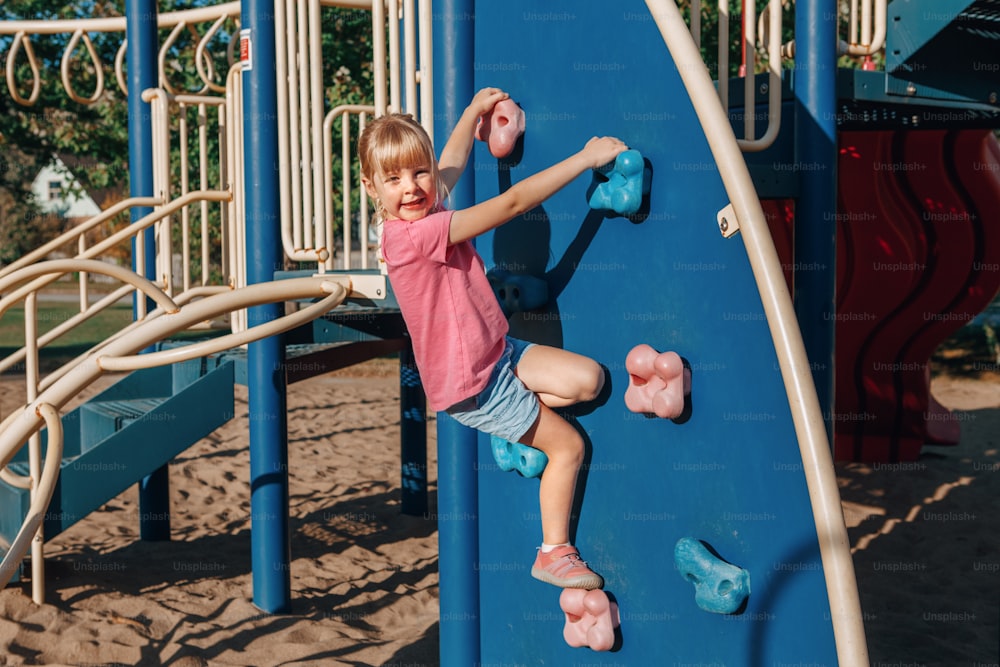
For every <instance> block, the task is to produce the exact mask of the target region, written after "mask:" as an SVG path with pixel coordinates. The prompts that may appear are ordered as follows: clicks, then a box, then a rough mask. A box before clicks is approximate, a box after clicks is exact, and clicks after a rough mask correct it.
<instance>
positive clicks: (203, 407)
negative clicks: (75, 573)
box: [0, 356, 235, 556]
mask: <svg viewBox="0 0 1000 667" xmlns="http://www.w3.org/2000/svg"><path fill="white" fill-rule="evenodd" d="M234 366H235V362H234V361H233V360H232V359H228V358H226V357H223V356H218V357H214V356H213V357H207V358H202V359H194V360H192V361H188V362H183V363H178V364H174V365H172V366H163V367H159V368H151V369H146V370H140V371H135V372H134V373H131V374H130V375H128V376H126V377H125V378H123V379H122V380H121V381H119V382H118V383H116V384H114V385H113V386H111V387H109V388H108V389H106V390H104V391H103V392H102V393H100V394H98V395H97V396H96V397H94V398H93V399H91V400H89V401H88V402H87V403H85V404H83V405H81V406H80V407H78V408H76V409H74V410H73V411H71V412H69V413H68V414H66V415H64V416H63V418H62V423H63V431H64V440H65V442H64V452H63V461H62V466H61V469H60V473H59V481H58V483H57V485H56V488H55V493H54V494H53V497H52V502H51V503H50V505H49V509H48V512H47V513H46V515H45V523H44V534H45V538H46V539H47V540H48V539H51V538H52V537H55V536H56V535H58V534H59V533H61V532H62V531H64V530H66V529H67V528H69V527H70V526H72V525H73V524H75V523H76V522H77V521H79V520H80V519H82V518H84V517H85V516H87V515H88V514H89V513H91V512H93V511H94V510H96V509H98V508H99V507H100V506H101V505H103V504H104V503H106V502H107V501H108V500H110V499H112V498H114V497H115V496H117V495H118V494H120V493H121V492H122V491H124V490H125V489H127V488H128V487H129V486H131V485H132V484H134V483H136V482H138V481H139V480H141V479H142V478H143V477H145V476H147V475H149V474H150V473H152V472H153V471H155V470H157V469H158V468H160V467H162V466H163V465H164V464H166V463H167V462H169V461H170V460H171V459H173V458H174V457H175V456H177V454H179V453H180V452H182V451H184V450H185V449H187V448H188V447H190V446H191V445H193V444H194V443H196V442H197V441H198V440H200V439H201V438H203V437H205V436H206V435H208V434H209V433H211V432H212V431H214V430H215V429H216V428H218V427H219V426H221V425H222V424H224V423H226V422H227V421H229V420H230V419H231V418H232V417H233V413H234V385H235V378H234ZM42 442H43V448H44V446H45V431H43V432H42ZM10 468H11V469H12V470H13V471H14V472H16V473H18V474H22V475H27V473H28V463H27V449H26V448H23V449H22V450H21V451H20V452H19V453H18V455H17V457H15V459H14V461H12V462H11V464H10ZM29 504H30V498H29V495H28V491H27V490H25V489H19V488H15V487H12V486H9V485H7V484H6V483H4V482H0V556H2V555H3V553H4V545H9V544H10V542H11V541H12V540H13V539H14V536H15V535H16V534H17V531H18V530H19V529H20V527H21V524H22V523H23V520H24V517H25V515H26V513H27V510H28V506H29Z"/></svg>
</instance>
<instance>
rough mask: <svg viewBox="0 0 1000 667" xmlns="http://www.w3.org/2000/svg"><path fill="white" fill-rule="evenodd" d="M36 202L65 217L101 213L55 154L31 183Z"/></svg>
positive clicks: (50, 211)
mask: <svg viewBox="0 0 1000 667" xmlns="http://www.w3.org/2000/svg"><path fill="white" fill-rule="evenodd" d="M31 191H32V192H33V193H34V194H35V201H36V202H37V203H38V205H39V207H41V209H42V210H43V211H45V212H46V213H55V214H57V215H61V216H62V217H64V218H70V219H72V218H90V217H93V216H95V215H97V214H98V213H100V212H101V209H100V207H98V206H97V204H96V203H95V202H94V200H93V199H91V198H90V195H88V194H87V191H86V190H84V189H83V187H82V186H81V185H80V183H79V181H77V180H76V178H75V177H74V176H73V174H72V173H71V172H70V170H69V169H68V168H67V167H66V165H65V164H64V163H63V161H62V160H60V159H59V158H58V157H54V158H53V159H52V162H50V163H49V164H48V165H46V166H45V167H42V169H41V171H39V172H38V175H37V176H35V180H34V181H33V182H32V184H31Z"/></svg>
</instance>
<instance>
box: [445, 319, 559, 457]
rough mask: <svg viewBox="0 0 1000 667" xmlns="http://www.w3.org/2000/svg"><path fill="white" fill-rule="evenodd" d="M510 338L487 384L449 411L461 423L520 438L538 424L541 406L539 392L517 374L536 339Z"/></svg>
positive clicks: (498, 434) (503, 436)
mask: <svg viewBox="0 0 1000 667" xmlns="http://www.w3.org/2000/svg"><path fill="white" fill-rule="evenodd" d="M506 342H507V344H506V345H505V346H504V349H503V353H502V354H501V355H500V359H498V360H497V364H496V366H494V368H493V373H492V374H491V375H490V381H489V383H487V385H486V387H485V388H484V389H483V390H482V391H481V392H480V393H479V394H478V395H476V396H473V397H471V398H467V399H465V400H464V401H460V402H458V403H456V404H455V405H453V406H451V407H450V408H448V409H447V410H446V412H447V413H448V414H449V415H451V416H452V418H453V419H455V421H457V422H459V423H460V424H464V425H466V426H468V427H470V428H474V429H476V430H478V431H482V432H483V433H489V434H490V435H495V436H498V437H501V438H503V439H504V440H509V441H511V442H517V441H518V440H519V439H520V438H521V436H523V435H524V434H525V433H527V432H528V429H530V428H531V427H532V426H534V424H535V420H536V419H538V411H539V410H540V408H539V405H538V396H536V395H535V392H533V391H531V390H530V389H528V388H527V387H525V386H524V383H523V382H521V380H520V378H518V377H517V376H516V375H514V369H515V368H516V367H517V362H519V361H520V360H521V356H522V355H523V354H524V353H525V352H526V351H527V350H528V348H530V347H531V346H532V345H534V343H528V342H525V341H523V340H518V339H517V338H511V337H510V336H508V337H507V341H506Z"/></svg>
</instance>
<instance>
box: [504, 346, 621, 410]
mask: <svg viewBox="0 0 1000 667" xmlns="http://www.w3.org/2000/svg"><path fill="white" fill-rule="evenodd" d="M514 372H515V374H516V375H517V377H519V378H521V382H523V383H524V386H526V387H527V388H528V389H530V390H531V391H533V392H535V393H536V394H538V398H539V400H541V401H542V403H543V404H545V405H547V406H549V407H550V408H562V407H566V406H568V405H574V404H576V403H582V402H586V401H592V400H594V399H595V398H597V395H598V394H600V393H601V388H602V387H603V386H604V369H603V368H601V366H600V365H599V364H598V363H597V362H596V361H594V360H593V359H590V358H589V357H585V356H583V355H581V354H576V353H575V352H569V351H567V350H562V349H559V348H558V347H549V346H548V345H533V346H532V347H530V348H528V349H527V350H526V351H525V352H524V354H523V355H521V359H520V360H519V361H518V363H517V368H516V369H515V370H514Z"/></svg>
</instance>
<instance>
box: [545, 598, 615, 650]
mask: <svg viewBox="0 0 1000 667" xmlns="http://www.w3.org/2000/svg"><path fill="white" fill-rule="evenodd" d="M559 606H560V607H561V608H562V610H563V613H564V614H566V625H565V627H564V628H563V639H565V640H566V643H567V644H569V645H570V646H572V647H574V648H579V647H581V646H587V647H589V648H591V649H593V650H594V651H609V650H611V648H612V647H613V646H614V645H615V628H617V627H618V626H619V624H620V623H621V619H620V618H619V615H618V605H617V604H616V603H615V602H613V601H612V600H611V599H610V598H609V597H608V594H607V593H605V592H604V591H602V590H592V591H588V590H584V589H582V588H566V589H564V590H563V592H562V594H561V595H560V596H559Z"/></svg>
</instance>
